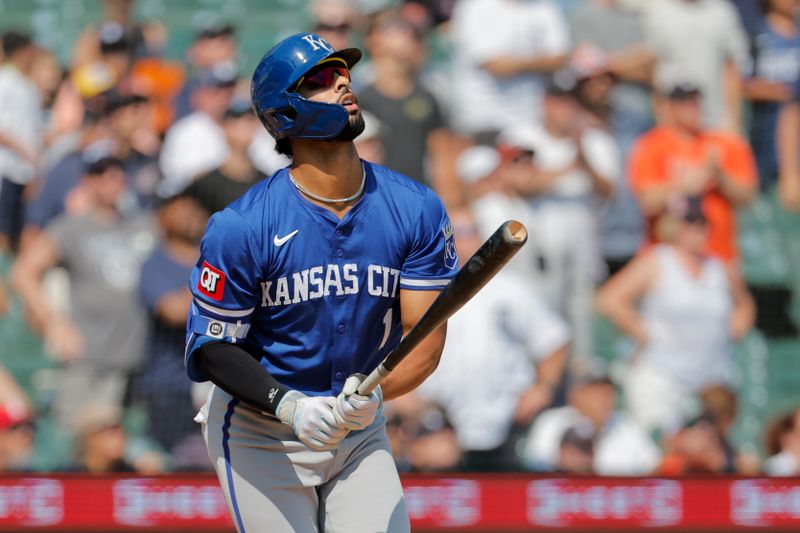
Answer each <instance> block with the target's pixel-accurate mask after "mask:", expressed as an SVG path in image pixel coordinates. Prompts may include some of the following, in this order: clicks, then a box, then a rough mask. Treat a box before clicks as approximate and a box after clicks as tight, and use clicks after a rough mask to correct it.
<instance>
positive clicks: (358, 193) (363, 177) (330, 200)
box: [289, 165, 367, 204]
mask: <svg viewBox="0 0 800 533" xmlns="http://www.w3.org/2000/svg"><path fill="white" fill-rule="evenodd" d="M289 179H290V180H292V183H293V184H294V186H295V187H296V188H297V190H298V191H300V192H301V193H303V194H305V195H306V196H308V197H309V198H313V199H314V200H317V201H318V202H324V203H326V204H343V203H346V202H351V201H353V200H355V199H356V198H358V197H359V196H361V193H362V192H364V184H365V183H366V182H367V173H366V172H365V171H364V165H361V185H359V186H358V190H357V191H356V192H355V193H354V194H352V195H351V196H348V197H347V198H325V197H324V196H317V195H316V194H314V193H313V192H311V191H309V190H308V189H306V188H305V187H303V186H302V185H300V184H299V183H297V180H296V179H294V176H292V173H291V172H289Z"/></svg>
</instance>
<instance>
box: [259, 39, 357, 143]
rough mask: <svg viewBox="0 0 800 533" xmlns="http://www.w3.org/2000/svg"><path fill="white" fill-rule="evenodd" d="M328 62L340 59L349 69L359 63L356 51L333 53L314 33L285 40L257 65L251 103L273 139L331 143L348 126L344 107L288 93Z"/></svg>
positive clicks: (352, 49)
mask: <svg viewBox="0 0 800 533" xmlns="http://www.w3.org/2000/svg"><path fill="white" fill-rule="evenodd" d="M329 58H339V59H341V60H343V61H344V62H345V63H346V64H347V68H352V67H353V65H355V64H356V63H358V60H359V59H361V50H359V49H358V48H344V49H342V50H338V51H337V50H334V49H333V47H332V46H331V45H330V44H329V43H328V41H326V40H325V39H324V38H322V37H320V36H319V35H314V34H313V33H298V34H296V35H292V36H291V37H287V38H286V39H284V40H282V41H281V42H279V43H278V44H276V45H275V46H274V47H272V49H270V50H269V51H268V52H267V53H266V54H264V57H262V58H261V61H259V63H258V66H257V67H256V70H255V72H253V81H252V84H251V86H250V100H251V102H252V104H253V109H254V110H255V113H256V115H258V118H260V119H261V122H262V123H263V124H264V126H265V127H266V128H267V130H268V131H269V133H270V134H271V135H272V136H273V137H274V138H275V139H282V138H284V137H300V138H303V139H331V138H333V137H335V136H336V135H338V133H339V132H340V131H342V129H343V128H344V126H345V125H346V124H347V121H348V119H349V113H348V112H347V110H346V109H345V108H344V106H341V105H338V104H326V103H323V102H313V101H311V100H307V99H305V98H303V97H302V96H300V95H299V94H297V93H294V92H289V89H290V88H292V87H293V86H294V85H295V84H296V83H297V82H298V81H299V80H300V78H302V77H303V75H304V74H305V73H307V72H308V71H309V70H310V69H311V68H312V67H314V66H315V65H317V64H318V63H320V62H321V61H324V60H326V59H329Z"/></svg>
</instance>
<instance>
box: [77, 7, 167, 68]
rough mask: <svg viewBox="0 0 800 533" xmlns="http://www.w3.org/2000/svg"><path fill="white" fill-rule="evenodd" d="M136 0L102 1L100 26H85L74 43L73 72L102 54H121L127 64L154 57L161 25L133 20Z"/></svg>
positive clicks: (161, 34) (158, 44) (161, 31)
mask: <svg viewBox="0 0 800 533" xmlns="http://www.w3.org/2000/svg"><path fill="white" fill-rule="evenodd" d="M135 3H136V2H135V0H103V2H102V4H103V13H102V15H101V21H100V23H99V25H90V26H88V27H86V28H85V29H84V30H83V31H82V32H81V34H80V35H79V36H78V38H77V39H76V41H75V46H74V47H73V50H72V60H71V62H70V64H71V66H72V68H73V69H77V68H80V67H82V66H84V65H88V64H91V63H94V62H96V61H98V60H100V58H101V56H102V55H103V53H104V51H105V52H107V51H109V49H114V50H115V51H120V52H122V53H124V54H125V55H127V56H128V61H131V60H133V59H135V58H138V57H143V56H147V55H151V54H155V53H156V52H157V51H158V50H159V49H160V48H161V46H162V44H163V43H162V42H161V41H162V38H163V32H164V29H163V26H161V24H160V23H159V22H157V21H149V22H147V23H144V24H141V23H138V22H137V21H136V20H135V15H134V12H133V8H134V5H135Z"/></svg>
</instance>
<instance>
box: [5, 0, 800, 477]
mask: <svg viewBox="0 0 800 533" xmlns="http://www.w3.org/2000/svg"><path fill="white" fill-rule="evenodd" d="M99 5H101V6H102V12H101V13H98V21H97V22H96V23H95V24H92V25H90V26H89V27H87V28H86V29H85V30H84V31H83V32H82V33H81V35H80V36H79V38H78V39H77V40H76V41H75V42H74V43H73V44H72V49H71V51H70V52H69V57H70V60H69V61H68V62H64V61H62V60H61V59H60V58H61V57H63V56H64V54H63V53H61V52H62V51H57V50H49V49H47V48H44V47H42V46H40V45H39V44H37V41H36V39H35V37H36V36H35V34H33V35H32V34H30V33H28V30H29V29H30V28H0V30H2V65H0V346H2V348H0V471H36V470H42V469H48V470H68V471H88V472H109V471H113V472H125V471H127V472H140V473H156V472H162V471H195V470H209V469H210V464H209V462H208V458H207V456H206V454H205V448H204V445H203V443H202V440H201V436H200V432H199V429H198V426H197V425H196V424H195V423H194V422H193V417H194V414H195V412H196V411H197V409H198V407H199V405H201V404H202V402H203V401H204V397H205V393H206V388H207V386H205V385H197V384H194V385H193V384H192V383H191V382H190V381H189V379H188V378H187V377H186V374H185V371H184V369H183V350H184V346H183V343H184V324H185V319H186V316H187V313H188V310H189V305H190V301H191V296H190V293H189V290H188V286H187V280H188V276H189V273H190V270H191V268H192V267H193V265H194V262H195V261H196V258H197V255H198V252H199V240H200V238H201V236H202V234H203V230H204V227H205V224H206V222H207V220H208V217H209V216H210V215H211V214H213V213H214V212H216V211H219V210H221V209H223V208H224V207H225V206H226V205H227V204H228V203H229V202H231V201H233V200H234V199H236V198H238V197H239V196H240V195H241V194H242V193H243V192H244V191H246V190H247V189H248V188H249V187H250V186H251V185H252V184H253V183H255V182H257V181H258V180H260V179H262V178H263V177H264V176H266V175H269V174H271V173H272V172H273V171H275V170H276V169H278V168H281V167H283V166H285V165H287V164H289V162H290V161H289V160H288V159H287V158H286V157H284V156H282V155H279V154H278V153H277V152H276V151H275V149H274V148H275V147H274V143H273V141H272V139H271V138H270V137H269V135H268V134H267V133H266V131H265V130H264V128H263V127H261V125H260V124H259V123H258V120H257V119H256V117H255V116H254V115H253V113H252V111H251V108H250V100H249V76H250V72H251V70H252V68H253V66H254V65H249V64H242V63H243V62H242V60H241V54H240V47H241V36H240V35H239V33H238V29H237V26H236V21H235V20H225V19H224V17H222V14H220V18H219V19H218V20H214V21H205V22H206V23H204V24H203V25H202V26H200V27H198V28H197V30H196V33H195V35H194V36H193V40H192V42H191V43H190V44H189V46H188V49H187V50H185V53H184V59H183V60H182V61H175V60H171V59H167V54H166V53H165V50H167V49H168V48H169V46H170V28H169V27H168V26H166V25H164V24H163V23H162V22H160V21H158V20H142V19H139V18H137V16H136V13H137V11H136V2H135V1H134V0H103V1H102V2H101V3H100V4H99ZM308 10H309V11H308V14H309V19H310V20H311V23H310V25H309V26H308V27H298V28H291V29H287V32H290V30H291V32H293V31H301V30H309V31H314V32H316V33H318V34H320V35H322V36H324V37H325V38H326V39H327V40H328V41H329V42H330V43H332V44H333V45H334V46H335V47H336V48H341V47H345V46H359V47H362V48H363V49H364V51H365V53H366V59H365V61H363V64H362V65H359V66H358V67H357V68H356V69H355V70H354V72H353V84H354V86H355V89H356V94H357V96H358V99H359V105H360V107H361V109H362V110H363V112H364V115H365V118H366V124H367V127H366V130H365V132H364V134H362V135H361V136H360V137H359V138H358V139H357V140H356V144H357V148H358V150H359V154H360V155H361V157H362V158H364V159H367V160H370V161H373V162H376V163H381V164H385V165H387V166H389V167H390V168H393V169H395V170H397V171H400V172H402V173H405V174H407V175H408V176H410V177H412V178H413V179H416V180H419V181H421V182H423V183H425V184H427V185H428V186H430V187H432V188H433V189H435V190H436V191H437V192H438V193H439V195H440V196H441V197H442V199H443V200H444V202H445V204H446V206H447V208H448V212H449V213H450V216H451V220H452V222H453V225H454V229H455V234H456V242H457V245H458V247H459V255H460V257H461V258H462V260H464V259H466V258H468V257H469V256H470V255H471V254H472V253H473V252H474V251H475V250H476V249H477V248H478V246H479V245H480V244H481V243H482V242H483V241H484V240H485V238H486V237H487V236H488V235H489V234H491V233H492V232H493V231H494V230H495V229H496V228H497V227H498V226H499V225H500V224H501V223H502V222H503V221H504V220H506V219H511V218H513V219H516V220H519V221H521V222H523V223H524V224H525V225H526V226H527V228H528V231H529V242H528V245H527V246H526V247H525V248H524V249H523V250H522V251H521V252H520V253H519V254H518V256H517V257H515V258H514V259H513V260H512V262H511V263H510V264H509V266H508V268H506V269H505V270H503V271H502V272H501V273H500V274H498V276H497V277H496V278H495V279H493V280H492V281H491V282H490V284H489V285H488V286H487V287H486V288H485V289H484V290H483V291H482V292H480V293H479V294H478V295H477V296H476V297H475V298H474V299H473V300H472V301H471V302H469V303H468V304H467V305H466V306H465V307H464V308H463V309H462V310H461V311H460V312H459V313H458V314H457V315H455V316H454V317H453V318H452V319H451V320H450V321H449V327H448V339H447V344H446V346H445V351H444V354H443V356H442V360H441V363H440V365H439V368H438V369H437V371H436V372H435V373H434V374H433V375H432V376H431V377H430V379H429V380H428V381H426V382H425V383H424V384H423V385H422V386H421V387H420V388H419V389H418V390H417V391H415V392H414V393H412V394H409V395H407V396H405V397H403V398H400V399H397V400H394V401H392V402H390V403H388V404H387V405H386V406H385V410H386V414H387V420H388V430H389V434H390V438H391V440H392V444H393V446H394V452H395V457H396V461H397V464H398V467H399V468H400V470H401V471H412V472H413V471H454V470H459V471H534V472H552V471H555V472H573V473H597V474H603V475H646V474H661V475H680V474H686V473H698V472H705V473H708V472H720V473H721V472H740V473H746V474H754V473H759V472H761V473H766V474H769V475H798V474H800V427H798V425H797V424H800V418H798V412H800V411H798V409H800V397H798V398H797V400H798V402H797V405H798V407H797V408H794V409H793V404H784V405H782V406H781V408H782V409H781V410H780V412H777V411H775V412H771V413H769V420H765V421H763V432H762V433H763V435H760V440H759V441H758V442H749V443H746V442H742V439H741V438H737V431H736V427H737V425H738V424H740V422H741V411H742V407H743V404H744V403H745V402H746V401H749V399H746V398H744V397H743V396H742V394H741V388H742V383H743V382H744V381H746V379H745V376H743V375H742V367H743V365H741V364H736V358H735V354H736V353H737V345H738V343H741V342H742V341H743V339H747V338H750V337H751V336H753V335H755V334H758V335H760V336H761V338H766V339H767V340H770V339H777V341H780V342H784V343H785V342H789V343H794V342H795V341H798V338H799V336H798V330H797V327H798V321H797V316H795V315H794V314H793V312H792V305H793V302H795V298H796V296H797V294H798V290H800V282H798V279H800V240H799V239H798V238H797V235H796V234H798V233H799V232H798V231H797V229H798V227H800V226H798V223H800V214H798V213H799V212H800V156H798V154H799V153H800V150H798V149H799V148H800V27H798V20H799V19H798V16H800V2H798V1H797V0H569V1H568V0H560V1H559V0H451V1H447V0H396V1H391V0H383V1H380V0H377V1H366V0H310V2H309V3H308ZM282 36H283V35H269V36H264V37H263V39H264V42H263V49H264V50H266V49H267V48H268V47H269V46H271V45H272V44H274V42H276V41H277V40H278V39H279V38H280V37H282ZM598 324H601V325H602V324H605V325H606V330H607V331H611V336H609V335H601V334H599V333H598V330H599V328H598ZM600 329H602V328H600ZM612 344H613V346H611V345H612ZM790 345H791V346H794V349H796V350H797V351H796V352H795V355H800V342H798V343H797V344H790ZM609 353H611V356H609V355H608V354H609ZM777 371H778V372H780V371H781V369H777ZM798 390H800V389H798ZM796 436H798V439H797V440H795V437H796Z"/></svg>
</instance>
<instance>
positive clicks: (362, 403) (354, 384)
mask: <svg viewBox="0 0 800 533" xmlns="http://www.w3.org/2000/svg"><path fill="white" fill-rule="evenodd" d="M366 377H367V376H365V375H364V374H353V375H352V376H350V377H349V378H347V381H345V382H344V387H343V388H342V392H341V393H340V394H339V396H337V397H336V406H335V407H334V408H333V414H334V416H335V417H336V422H337V423H338V424H339V425H340V426H344V427H346V428H347V429H349V430H352V431H358V430H361V429H364V428H365V427H367V426H369V425H370V424H372V422H373V421H374V420H375V414H376V413H377V412H378V408H379V407H380V406H381V404H382V403H383V398H382V396H381V394H379V393H378V391H379V389H380V386H378V387H377V388H376V389H375V390H374V391H372V393H371V394H370V395H369V396H362V395H360V394H358V387H359V386H360V385H361V382H362V381H364V379H365V378H366Z"/></svg>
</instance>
